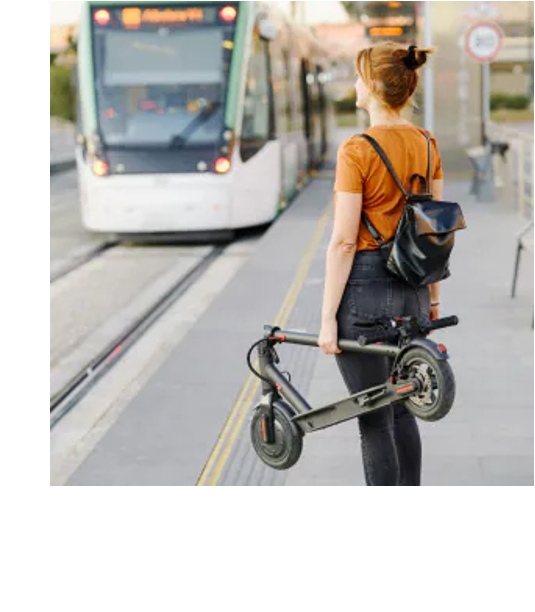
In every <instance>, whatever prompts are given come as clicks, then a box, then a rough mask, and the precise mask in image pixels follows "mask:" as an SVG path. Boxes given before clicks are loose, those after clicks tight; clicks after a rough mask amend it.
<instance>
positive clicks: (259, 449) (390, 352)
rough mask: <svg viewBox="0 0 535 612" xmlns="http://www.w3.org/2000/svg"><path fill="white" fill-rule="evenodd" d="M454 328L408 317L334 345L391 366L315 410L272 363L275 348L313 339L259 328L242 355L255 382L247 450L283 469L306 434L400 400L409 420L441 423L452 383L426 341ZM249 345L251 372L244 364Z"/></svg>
mask: <svg viewBox="0 0 535 612" xmlns="http://www.w3.org/2000/svg"><path fill="white" fill-rule="evenodd" d="M458 323H459V319H458V318H457V317H455V316H452V317H446V318H443V319H438V320H436V321H429V322H426V323H424V324H422V323H421V322H419V321H418V320H417V318H416V317H403V318H395V319H385V320H383V321H380V322H378V326H377V327H375V328H374V329H372V330H370V332H369V333H366V334H363V335H361V336H360V337H359V338H358V339H357V340H343V339H341V340H339V341H338V346H339V348H340V349H341V350H342V351H348V352H356V353H366V354H370V355H384V356H387V357H390V358H393V365H392V369H391V372H390V376H389V378H388V380H387V381H385V382H384V383H383V384H382V385H379V386H376V387H372V388H370V389H365V390H364V391H360V392H359V393H355V394H354V395H351V396H350V397H346V398H344V399H341V400H339V401H337V402H335V403H333V404H328V405H327V406H322V407H320V408H312V406H310V405H309V404H308V402H307V401H306V400H305V398H304V397H303V396H302V395H301V394H300V393H299V391H298V390H297V389H296V388H295V387H294V386H293V385H292V384H291V382H290V381H291V377H290V376H289V375H288V378H286V377H285V375H284V374H285V373H283V372H281V371H280V370H279V369H278V368H277V364H279V363H280V360H279V357H278V355H277V352H276V350H275V347H276V346H277V345H278V344H297V345H302V346H315V347H317V346H318V336H315V335H313V334H307V333H302V332H297V331H285V330H281V329H280V328H278V327H273V326H270V325H267V326H265V327H264V336H263V338H262V339H261V340H259V341H258V342H256V343H255V344H254V345H253V346H252V347H251V348H250V350H249V352H248V355H247V364H248V366H249V368H250V370H251V371H252V372H253V373H254V374H255V375H256V376H258V377H259V378H260V379H261V381H262V398H261V400H260V402H259V403H258V405H257V406H255V408H254V412H253V416H252V419H251V425H250V434H251V440H252V444H253V447H254V450H255V452H256V453H257V455H258V456H259V457H260V459H261V460H262V461H263V462H264V463H265V464H266V465H268V466H269V467H271V468H273V469H276V470H287V469H289V468H291V467H292V466H294V465H295V464H296V463H297V461H298V460H299V458H300V456H301V452H302V450H303V437H304V436H305V435H306V434H309V433H312V432H314V431H318V430H321V429H325V428H327V427H332V426H334V425H338V424H339V423H343V422H345V421H348V420H350V419H354V418H356V417H358V416H360V415H362V414H365V413H367V412H371V411H372V410H379V409H380V408H383V407H385V406H387V405H389V404H391V403H392V402H397V401H403V402H404V403H405V406H406V407H407V409H408V410H409V411H410V412H411V413H412V414H413V415H414V416H416V417H417V418H419V419H422V420H424V421H438V420H439V419H442V418H444V417H445V416H446V415H447V414H448V413H449V411H450V410H451V407H452V405H453V401H454V399H455V379H454V376H453V372H452V369H451V367H450V365H449V363H448V360H449V355H448V352H447V349H446V347H445V346H444V345H443V344H437V343H435V342H433V341H431V340H430V339H429V338H427V336H428V335H429V334H430V333H431V332H432V331H434V330H437V329H443V328H446V327H451V326H454V325H457V324H458ZM256 347H258V363H259V371H257V370H255V369H254V367H253V365H252V363H251V355H252V353H253V351H254V349H255V348H256ZM286 374H287V373H286Z"/></svg>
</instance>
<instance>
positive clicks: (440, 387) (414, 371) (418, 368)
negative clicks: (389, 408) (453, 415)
mask: <svg viewBox="0 0 535 612" xmlns="http://www.w3.org/2000/svg"><path fill="white" fill-rule="evenodd" d="M400 370H401V371H402V372H404V376H403V378H404V379H405V378H407V379H414V378H416V379H417V380H418V381H419V382H420V387H421V390H420V392H419V393H417V394H415V395H411V396H410V397H408V398H407V399H406V400H405V406H406V408H407V410H408V411H409V412H411V413H412V414H413V415H414V416H415V417H417V418H419V419H422V420H423V421H438V420H440V419H442V418H444V417H445V416H446V415H447V414H448V413H449V411H450V410H451V408H452V406H453V401H454V400H455V378H454V376H453V371H452V369H451V367H450V364H449V363H448V362H447V361H440V360H438V359H435V358H434V357H433V355H431V353H429V352H428V351H426V350H424V349H421V348H413V349H410V350H409V351H407V353H406V354H405V355H403V357H402V359H401V362H400Z"/></svg>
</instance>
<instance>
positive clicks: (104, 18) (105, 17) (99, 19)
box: [94, 9, 111, 26]
mask: <svg viewBox="0 0 535 612" xmlns="http://www.w3.org/2000/svg"><path fill="white" fill-rule="evenodd" d="M94 19H95V22H96V23H98V25H99V26H106V25H108V23H110V19H111V16H110V14H109V12H108V11H106V10H105V9H100V10H99V11H97V12H96V13H95V15H94Z"/></svg>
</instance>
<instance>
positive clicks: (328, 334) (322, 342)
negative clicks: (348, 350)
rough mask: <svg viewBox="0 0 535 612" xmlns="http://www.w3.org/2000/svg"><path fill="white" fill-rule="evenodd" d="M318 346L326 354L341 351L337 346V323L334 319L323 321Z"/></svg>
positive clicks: (335, 353) (337, 353)
mask: <svg viewBox="0 0 535 612" xmlns="http://www.w3.org/2000/svg"><path fill="white" fill-rule="evenodd" d="M318 346H319V347H320V349H321V350H322V351H323V352H324V353H325V354H326V355H339V354H340V353H341V352H342V351H341V350H340V349H339V348H338V323H337V322H336V319H331V320H329V321H323V323H322V324H321V332H320V337H319V340H318Z"/></svg>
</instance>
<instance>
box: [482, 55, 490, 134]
mask: <svg viewBox="0 0 535 612" xmlns="http://www.w3.org/2000/svg"><path fill="white" fill-rule="evenodd" d="M489 123H490V64H489V63H488V62H485V63H484V64H481V143H482V144H483V146H485V145H486V144H487V126H488V125H489Z"/></svg>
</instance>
